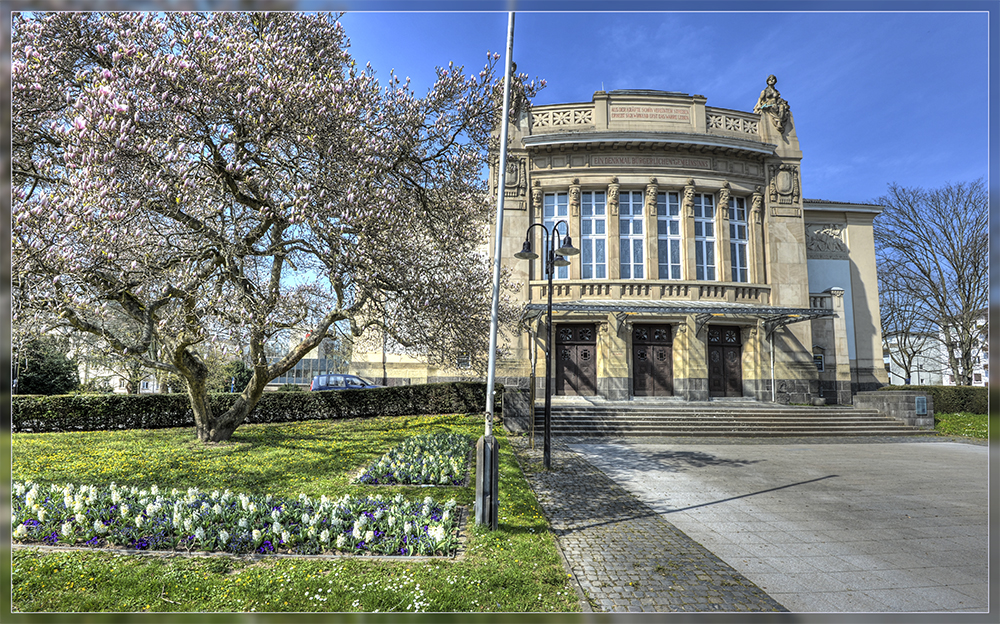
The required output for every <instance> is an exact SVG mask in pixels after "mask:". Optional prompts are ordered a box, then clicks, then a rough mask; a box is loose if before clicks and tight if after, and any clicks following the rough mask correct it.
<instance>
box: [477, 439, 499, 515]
mask: <svg viewBox="0 0 1000 624" xmlns="http://www.w3.org/2000/svg"><path fill="white" fill-rule="evenodd" d="M499 485H500V445H499V443H498V442H497V439H496V438H494V437H493V436H491V435H490V436H483V437H481V438H479V441H477V442H476V524H486V525H489V528H490V529H492V530H496V529H497V526H498V524H497V512H498V510H499V504H498V500H497V497H498V495H499V490H500V488H499Z"/></svg>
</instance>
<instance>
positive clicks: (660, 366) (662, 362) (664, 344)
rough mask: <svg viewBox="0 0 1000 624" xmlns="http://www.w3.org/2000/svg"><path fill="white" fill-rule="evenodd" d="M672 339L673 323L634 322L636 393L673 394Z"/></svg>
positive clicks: (634, 381)
mask: <svg viewBox="0 0 1000 624" xmlns="http://www.w3.org/2000/svg"><path fill="white" fill-rule="evenodd" d="M673 342H674V338H673V333H672V332H671V330H670V325H665V324H656V325H653V324H648V325H633V326H632V394H633V396H673V394H674V355H673Z"/></svg>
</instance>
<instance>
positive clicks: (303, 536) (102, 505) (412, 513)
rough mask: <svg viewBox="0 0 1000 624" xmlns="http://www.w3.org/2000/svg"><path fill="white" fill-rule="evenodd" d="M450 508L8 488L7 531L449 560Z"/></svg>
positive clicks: (452, 542) (29, 539)
mask: <svg viewBox="0 0 1000 624" xmlns="http://www.w3.org/2000/svg"><path fill="white" fill-rule="evenodd" d="M456 507H457V504H456V502H455V501H454V499H452V500H450V501H448V502H446V503H444V504H441V503H438V502H435V501H434V500H433V499H432V498H431V497H430V496H427V497H425V498H424V499H423V501H422V502H411V501H407V500H404V499H403V496H402V495H397V496H396V497H395V498H393V499H390V500H387V499H385V498H383V497H382V496H374V497H371V498H352V497H350V496H344V497H343V498H340V499H336V500H330V499H328V498H327V497H326V496H323V497H321V498H320V499H319V500H315V499H311V498H309V497H308V496H306V495H305V494H300V495H299V497H298V499H280V498H275V497H272V496H270V495H268V496H264V497H260V496H248V495H246V494H233V493H231V492H230V491H229V490H226V491H225V492H221V493H220V492H219V491H218V490H216V491H213V492H211V493H207V492H200V491H199V490H198V489H197V488H190V489H188V490H187V492H180V491H178V490H177V489H173V490H171V491H170V493H169V494H165V493H162V492H160V491H159V489H158V488H157V487H156V486H155V485H154V486H152V487H151V488H150V489H149V490H145V489H143V490H140V489H138V488H136V487H134V486H133V487H131V488H126V487H117V486H116V485H115V484H114V483H112V484H111V485H110V486H109V487H107V488H97V487H94V486H90V485H74V484H66V485H65V486H59V485H55V484H52V485H48V486H43V485H40V484H37V483H32V482H30V481H27V482H23V483H22V482H15V483H14V484H13V496H12V518H11V526H12V528H13V530H14V533H13V539H14V541H15V542H18V543H44V544H50V545H62V546H91V547H118V548H132V549H137V550H184V551H192V550H200V551H220V552H229V553H234V554H246V553H254V552H256V553H260V554H268V553H298V554H321V553H331V554H333V553H356V554H362V553H368V554H377V555H399V556H408V555H450V554H453V553H454V552H455V550H456V549H457V547H458V538H457V536H456V530H457V518H456Z"/></svg>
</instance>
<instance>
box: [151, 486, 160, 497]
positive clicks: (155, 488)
mask: <svg viewBox="0 0 1000 624" xmlns="http://www.w3.org/2000/svg"><path fill="white" fill-rule="evenodd" d="M149 491H150V493H152V495H153V496H156V495H157V494H159V493H160V488H159V487H157V486H155V485H154V486H153V487H151V488H149Z"/></svg>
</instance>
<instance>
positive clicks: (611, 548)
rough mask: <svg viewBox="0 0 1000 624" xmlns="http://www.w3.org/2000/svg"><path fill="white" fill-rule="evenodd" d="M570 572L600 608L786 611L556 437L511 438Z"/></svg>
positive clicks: (617, 609)
mask: <svg viewBox="0 0 1000 624" xmlns="http://www.w3.org/2000/svg"><path fill="white" fill-rule="evenodd" d="M509 440H510V442H511V445H512V446H513V448H514V452H515V455H516V456H517V458H518V462H519V463H520V465H521V469H522V471H523V472H524V475H525V477H526V478H527V479H528V482H529V483H530V484H531V488H532V490H534V492H535V496H536V497H537V498H538V502H539V503H540V504H541V506H542V511H543V513H544V514H545V517H546V519H547V520H548V522H549V525H550V526H551V527H552V532H553V533H554V534H555V536H556V541H557V542H558V544H559V547H560V549H561V550H562V553H563V556H564V558H565V562H566V564H567V565H568V567H569V572H570V573H571V574H572V575H573V577H574V578H575V579H576V581H577V582H578V583H579V586H580V588H581V589H582V590H583V592H584V593H585V594H586V597H587V599H588V600H589V602H590V606H591V607H592V608H593V609H594V610H595V611H608V612H623V611H652V612H663V611H697V612H750V611H787V609H785V608H784V607H783V606H781V604H779V603H778V602H776V601H775V600H774V599H773V598H771V597H770V596H768V595H767V594H766V593H764V591H762V590H761V589H760V588H759V587H757V586H756V585H754V584H753V583H752V582H750V581H749V580H748V579H747V578H746V577H744V576H743V575H742V574H740V573H739V572H737V571H736V570H735V569H733V568H732V567H730V566H729V565H728V564H726V563H725V562H724V561H722V560H721V559H719V558H718V557H716V556H715V555H713V554H712V553H711V552H709V551H708V550H707V549H706V548H705V547H703V546H702V545H701V544H699V543H697V542H695V541H694V540H692V539H691V538H689V537H688V536H687V535H685V534H684V533H682V532H681V531H680V530H678V529H677V528H676V527H675V526H673V525H672V524H670V523H669V522H667V521H665V520H663V519H662V518H661V517H660V515H659V514H657V513H656V512H655V511H653V510H652V509H650V508H649V507H647V506H646V505H645V504H643V503H642V502H640V501H639V500H638V499H636V498H635V497H634V496H632V495H631V494H629V493H628V492H627V491H626V490H625V489H624V488H622V487H620V486H619V485H617V484H616V483H615V482H614V481H612V480H611V479H609V478H608V477H607V476H606V475H605V474H604V473H603V472H601V471H600V470H598V469H597V468H595V467H594V466H593V465H592V464H590V463H589V462H587V461H586V460H584V459H583V458H582V457H580V456H579V455H578V454H577V453H575V452H573V451H572V450H570V449H569V448H568V447H567V446H566V444H565V442H563V441H559V440H552V469H551V470H549V471H544V470H543V469H542V444H541V440H540V439H536V443H535V448H534V449H531V448H530V445H529V442H528V438H527V437H520V436H510V438H509Z"/></svg>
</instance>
